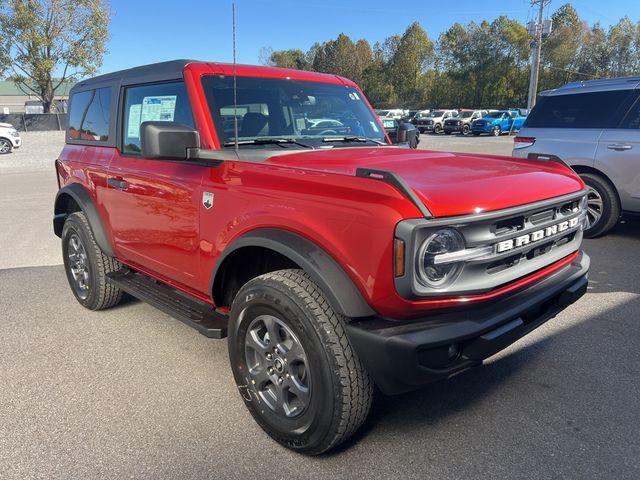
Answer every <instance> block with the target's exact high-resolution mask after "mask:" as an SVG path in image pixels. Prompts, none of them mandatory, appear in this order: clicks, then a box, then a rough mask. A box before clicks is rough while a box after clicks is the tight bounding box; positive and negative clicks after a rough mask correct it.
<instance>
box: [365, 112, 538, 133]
mask: <svg viewBox="0 0 640 480" xmlns="http://www.w3.org/2000/svg"><path fill="white" fill-rule="evenodd" d="M376 112H377V113H378V116H379V117H380V119H382V120H385V119H393V120H397V121H399V122H401V123H402V122H408V123H412V124H413V125H415V126H416V127H417V128H418V130H419V131H420V133H435V134H440V133H445V134H446V135H451V134H452V133H460V134H462V135H469V134H471V133H473V134H474V135H482V134H487V135H495V136H498V135H500V134H502V133H508V132H509V133H510V132H517V131H518V130H520V128H521V127H522V124H523V123H524V120H525V118H526V115H527V113H528V111H527V110H526V109H520V108H509V109H505V110H479V109H438V110H401V109H390V110H377V111H376Z"/></svg>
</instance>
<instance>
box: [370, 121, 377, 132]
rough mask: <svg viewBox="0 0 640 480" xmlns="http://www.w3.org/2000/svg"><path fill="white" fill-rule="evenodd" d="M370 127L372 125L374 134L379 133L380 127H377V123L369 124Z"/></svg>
mask: <svg viewBox="0 0 640 480" xmlns="http://www.w3.org/2000/svg"><path fill="white" fill-rule="evenodd" d="M369 125H371V130H373V131H374V132H376V133H378V132H379V131H380V130H379V129H378V125H376V122H371V121H370V122H369Z"/></svg>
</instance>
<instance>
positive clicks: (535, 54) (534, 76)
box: [527, 0, 551, 110]
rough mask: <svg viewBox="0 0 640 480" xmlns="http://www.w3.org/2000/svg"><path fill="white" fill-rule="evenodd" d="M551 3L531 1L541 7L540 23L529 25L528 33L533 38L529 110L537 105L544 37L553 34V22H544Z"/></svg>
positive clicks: (549, 0) (540, 0)
mask: <svg viewBox="0 0 640 480" xmlns="http://www.w3.org/2000/svg"><path fill="white" fill-rule="evenodd" d="M549 3H551V0H531V5H540V9H539V10H538V21H537V22H534V21H531V22H529V23H528V24H527V32H528V33H529V35H532V36H533V45H532V46H533V49H532V52H531V76H530V77H529V97H528V100H527V108H528V109H529V110H531V109H532V108H533V106H534V105H535V104H536V97H537V95H538V74H539V71H540V51H541V49H542V36H543V35H548V34H549V33H551V20H546V21H544V20H543V14H544V7H545V6H546V5H548V4H549Z"/></svg>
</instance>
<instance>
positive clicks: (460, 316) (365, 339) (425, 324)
mask: <svg viewBox="0 0 640 480" xmlns="http://www.w3.org/2000/svg"><path fill="white" fill-rule="evenodd" d="M588 270H589V257H588V256H587V255H586V254H585V253H584V252H581V253H580V255H579V256H578V257H577V258H576V260H574V261H573V262H572V263H571V264H569V265H568V266H566V267H565V268H563V269H562V270H559V271H558V272H555V273H554V274H552V275H550V276H549V277H547V278H545V279H544V280H542V281H540V282H538V283H537V284H535V285H533V286H531V287H529V288H526V289H524V290H521V291H520V292H518V293H515V294H513V295H510V296H507V297H506V298H503V299H501V300H497V301H488V302H486V303H485V304H484V305H482V306H479V307H478V308H473V309H466V310H460V309H458V310H456V311H454V312H451V311H448V312H445V313H439V314H434V315H430V316H429V317H426V318H424V319H418V320H413V321H402V322H400V321H396V320H389V319H383V318H375V319H363V320H358V321H354V322H352V323H349V324H347V334H348V336H349V340H350V342H351V344H352V345H353V347H354V349H355V350H356V352H357V353H358V355H359V357H360V359H361V360H362V361H363V363H364V365H365V367H366V368H367V370H368V371H369V374H370V375H371V376H372V378H373V380H374V381H375V382H376V384H377V385H378V387H379V388H380V389H381V390H382V391H383V392H384V393H387V394H397V393H403V392H407V391H410V390H414V389H416V388H418V387H420V386H422V385H425V384H428V383H431V382H434V381H437V380H440V379H443V378H448V377H451V376H453V375H456V374H458V373H460V372H462V371H464V370H467V369H469V368H471V367H474V366H477V365H480V364H481V363H482V361H483V360H484V359H486V358H488V357H490V356H491V355H494V354H495V353H497V352H499V351H500V350H502V349H504V348H506V347H508V346H509V345H511V344H512V343H513V342H515V341H516V340H518V339H519V338H521V337H523V336H524V335H526V334H527V333H529V332H531V331H532V330H534V329H535V328H537V327H539V326H540V325H542V324H543V323H544V322H546V321H547V320H549V319H551V318H553V317H554V316H556V315H557V314H558V313H559V312H561V311H562V310H564V309H565V308H566V307H567V306H569V305H571V304H572V303H574V302H575V301H576V300H578V299H579V298H580V297H581V296H582V295H584V293H585V292H586V291H587V283H588V281H587V272H588Z"/></svg>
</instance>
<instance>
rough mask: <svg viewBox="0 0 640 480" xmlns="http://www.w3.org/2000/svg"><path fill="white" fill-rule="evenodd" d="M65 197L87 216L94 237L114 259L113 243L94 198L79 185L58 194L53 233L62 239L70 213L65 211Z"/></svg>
mask: <svg viewBox="0 0 640 480" xmlns="http://www.w3.org/2000/svg"><path fill="white" fill-rule="evenodd" d="M65 196H69V197H71V198H72V199H73V200H74V201H75V202H76V204H77V205H78V206H79V207H80V209H81V210H82V211H83V212H84V214H85V215H86V216H87V220H89V225H90V226H91V231H92V232H93V237H94V238H95V239H96V243H97V244H98V246H99V247H100V248H101V249H102V251H103V252H104V253H105V255H108V256H110V257H114V256H115V255H114V252H113V247H112V245H111V241H110V240H109V237H108V236H107V234H106V232H105V231H104V227H103V225H102V219H101V218H100V214H98V210H97V208H96V205H95V203H94V201H93V197H91V194H90V193H89V191H88V190H87V189H86V188H85V187H84V186H82V185H80V184H79V183H72V184H70V185H67V186H65V187H63V188H61V189H60V190H59V191H58V193H57V194H56V200H55V207H54V214H53V231H54V233H55V234H56V235H57V236H58V237H62V228H63V226H64V222H65V220H66V219H67V217H68V216H69V213H68V212H67V211H66V209H64V205H65V202H64V201H63V200H62V199H63V198H64V197H65Z"/></svg>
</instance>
